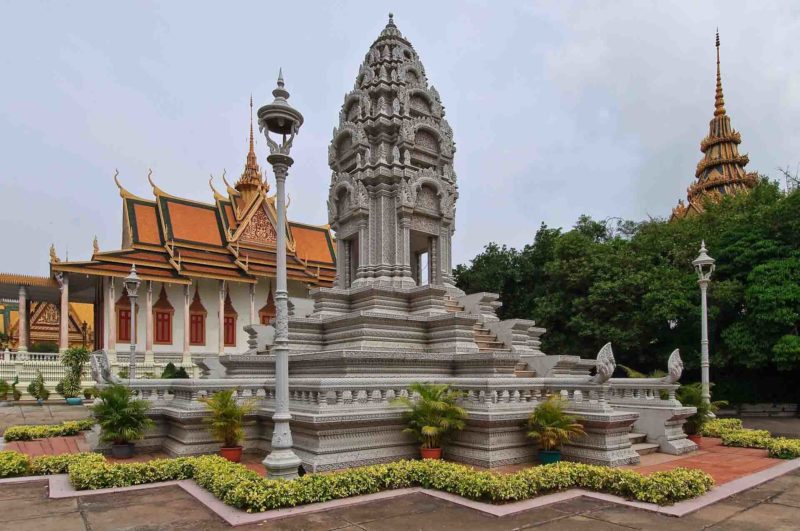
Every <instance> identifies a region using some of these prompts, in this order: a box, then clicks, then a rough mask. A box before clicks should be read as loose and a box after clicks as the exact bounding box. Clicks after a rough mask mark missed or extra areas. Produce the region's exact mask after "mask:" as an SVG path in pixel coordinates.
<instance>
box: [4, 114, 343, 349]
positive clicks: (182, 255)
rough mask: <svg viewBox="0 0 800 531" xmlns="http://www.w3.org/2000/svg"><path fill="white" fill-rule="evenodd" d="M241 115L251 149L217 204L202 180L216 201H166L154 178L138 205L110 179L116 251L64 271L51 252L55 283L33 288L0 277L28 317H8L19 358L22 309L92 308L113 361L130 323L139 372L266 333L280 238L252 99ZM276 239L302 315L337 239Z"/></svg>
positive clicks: (97, 341)
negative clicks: (132, 289)
mask: <svg viewBox="0 0 800 531" xmlns="http://www.w3.org/2000/svg"><path fill="white" fill-rule="evenodd" d="M250 105H251V123H250V146H249V148H250V149H249V152H248V153H247V158H246V162H245V165H244V171H243V172H242V174H241V177H240V179H239V180H238V181H237V182H236V183H235V184H234V185H233V186H231V185H230V184H228V181H227V180H225V176H224V175H223V181H224V183H225V186H226V190H225V193H224V194H223V193H220V192H218V191H217V190H215V189H214V186H213V183H212V182H211V181H209V185H210V187H211V192H212V194H213V199H214V202H213V203H202V202H197V201H191V200H188V199H183V198H180V197H177V196H174V195H170V194H168V193H166V192H165V191H163V190H162V189H160V188H159V187H158V186H156V185H155V184H154V182H153V180H152V177H151V175H148V180H149V181H150V184H151V186H152V188H153V196H154V197H153V198H143V197H138V196H136V195H134V194H132V193H131V192H129V191H128V190H126V189H125V188H124V187H123V186H122V185H121V184H120V182H119V180H118V179H117V175H115V176H114V179H115V182H116V183H117V186H118V187H119V192H120V196H121V198H122V242H121V246H120V248H119V249H114V250H100V248H99V245H98V243H97V240H96V239H95V241H94V252H93V254H92V256H91V258H90V259H89V260H86V261H62V260H61V259H60V258H59V257H58V256H57V254H56V251H55V248H53V247H51V249H50V270H51V274H52V278H43V279H39V280H40V282H37V283H33V284H31V282H27V281H25V282H23V281H22V280H20V281H19V282H15V281H14V278H11V277H9V278H8V279H7V280H8V281H7V282H5V281H3V279H0V296H2V297H6V298H9V297H11V293H10V292H11V291H14V292H16V293H15V295H16V294H17V293H18V302H17V307H19V308H30V310H29V311H27V312H23V314H21V315H22V319H17V322H18V323H17V328H19V329H21V330H23V333H22V335H21V340H20V341H19V342H18V344H17V345H16V347H17V348H18V350H20V351H23V352H24V351H26V350H28V347H29V345H30V340H31V339H33V337H31V326H30V325H29V323H34V322H35V318H36V311H35V305H34V306H32V305H31V304H30V302H29V301H30V300H31V299H33V300H44V301H51V302H58V303H60V305H59V308H60V310H59V311H58V312H56V313H55V314H53V312H50V314H53V315H56V316H58V315H60V314H62V313H67V312H68V311H69V310H66V309H67V308H68V307H69V305H70V303H71V302H73V301H79V302H85V303H93V304H94V315H93V319H92V325H93V329H94V330H93V337H92V338H91V340H92V341H91V342H92V343H93V345H94V346H95V348H103V349H105V350H106V351H107V352H108V353H109V355H110V356H111V357H112V358H113V359H116V353H117V352H120V353H123V354H126V353H128V352H129V349H130V342H131V319H134V323H135V334H136V337H135V341H136V346H137V353H140V354H143V355H144V362H145V365H147V364H152V363H154V361H155V358H156V356H157V355H158V357H159V359H160V360H162V361H164V360H167V359H168V360H170V361H175V362H180V363H183V364H189V363H191V362H192V358H200V359H204V358H206V357H207V356H209V355H211V356H218V355H219V354H223V353H237V352H241V351H243V350H245V349H246V348H247V337H248V336H247V334H246V333H245V332H244V330H243V327H244V326H245V325H248V324H267V323H269V322H270V321H271V320H272V319H273V317H274V316H275V304H274V290H275V282H274V278H275V272H276V257H277V255H276V247H275V246H276V241H277V231H278V230H281V229H280V228H278V226H277V221H276V220H277V211H276V200H275V196H270V195H269V184H268V183H267V181H266V179H265V178H264V176H263V174H262V171H261V169H260V167H259V165H258V162H257V159H256V154H255V148H254V138H253V124H252V101H251V103H250ZM283 230H285V231H286V240H287V269H288V280H289V283H288V287H289V296H290V308H291V309H292V311H293V312H294V313H295V314H297V315H304V314H307V313H310V312H311V311H312V304H313V303H311V301H310V300H309V299H308V295H309V290H310V289H311V288H314V287H324V286H331V285H333V282H334V279H335V275H336V256H335V252H334V241H333V238H332V236H331V233H330V230H329V227H328V226H327V225H321V226H317V225H307V224H303V223H298V222H295V221H289V222H288V223H287V226H286V227H285V228H284V229H283ZM133 265H135V266H136V270H137V273H138V275H139V277H140V278H141V279H142V285H141V287H140V289H139V293H138V301H137V304H136V308H134V309H133V312H132V311H131V302H130V300H129V299H128V295H127V293H126V290H125V288H124V286H123V279H124V277H125V276H127V275H128V274H129V273H130V270H131V266H133ZM15 278H16V277H15ZM20 278H21V277H20ZM27 278H28V277H25V279H27ZM25 279H23V280H25ZM31 291H34V292H35V293H31ZM39 292H41V293H39ZM62 310H64V311H62ZM48 315H49V314H48ZM70 315H71V311H70ZM62 321H63V320H61V319H59V324H58V328H59V332H58V334H56V338H57V342H58V346H59V349H60V350H63V349H65V348H67V347H68V346H69V345H71V344H73V340H72V337H71V334H70V330H71V328H70V327H71V326H72V324H71V322H72V320H70V321H68V322H66V323H64V322H62Z"/></svg>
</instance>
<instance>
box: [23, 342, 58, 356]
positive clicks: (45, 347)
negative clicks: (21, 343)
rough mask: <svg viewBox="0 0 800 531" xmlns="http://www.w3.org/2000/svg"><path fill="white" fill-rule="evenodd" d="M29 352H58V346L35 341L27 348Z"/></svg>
mask: <svg viewBox="0 0 800 531" xmlns="http://www.w3.org/2000/svg"><path fill="white" fill-rule="evenodd" d="M28 351H29V352H48V353H52V352H58V345H56V344H55V343H52V342H50V341H37V342H36V343H34V344H33V345H31V346H30V347H29V348H28Z"/></svg>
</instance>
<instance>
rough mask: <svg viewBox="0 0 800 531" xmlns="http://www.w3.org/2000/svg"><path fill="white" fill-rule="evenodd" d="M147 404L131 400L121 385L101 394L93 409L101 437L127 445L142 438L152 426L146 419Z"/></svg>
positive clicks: (128, 392) (128, 391)
mask: <svg viewBox="0 0 800 531" xmlns="http://www.w3.org/2000/svg"><path fill="white" fill-rule="evenodd" d="M148 407H149V404H148V403H147V402H146V401H144V400H134V399H133V397H132V396H131V390H130V389H129V388H127V387H125V386H124V385H118V384H115V385H110V386H108V387H106V388H105V389H103V390H102V391H100V402H98V403H96V404H95V405H94V406H93V407H92V410H93V411H94V415H95V417H97V423H98V424H99V425H100V428H101V430H102V431H101V433H100V438H101V439H102V440H103V441H106V442H112V443H114V444H126V443H129V442H132V441H135V440H137V439H141V438H142V437H143V436H144V432H145V431H146V430H147V429H148V428H150V427H151V426H152V425H153V424H154V423H153V421H152V419H150V417H148V416H147V409H148Z"/></svg>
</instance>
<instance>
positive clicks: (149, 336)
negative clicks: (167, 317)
mask: <svg viewBox="0 0 800 531" xmlns="http://www.w3.org/2000/svg"><path fill="white" fill-rule="evenodd" d="M144 299H145V300H144V319H145V323H144V337H145V339H144V364H145V365H153V364H154V363H155V356H154V355H153V281H152V280H148V281H147V292H146V293H145V295H144Z"/></svg>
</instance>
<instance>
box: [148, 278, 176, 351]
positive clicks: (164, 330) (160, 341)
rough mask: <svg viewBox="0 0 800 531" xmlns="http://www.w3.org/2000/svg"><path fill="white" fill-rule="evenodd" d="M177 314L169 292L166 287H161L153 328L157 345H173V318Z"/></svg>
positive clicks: (154, 313) (154, 311)
mask: <svg viewBox="0 0 800 531" xmlns="http://www.w3.org/2000/svg"><path fill="white" fill-rule="evenodd" d="M174 314H175V309H174V308H173V307H172V304H170V302H169V298H167V290H166V288H165V287H164V285H163V284H162V285H161V293H160V294H159V295H158V300H157V301H156V303H155V304H154V305H153V321H154V323H153V324H154V325H155V326H153V328H154V329H155V338H154V340H155V343H156V344H157V345H171V344H172V316H173V315H174Z"/></svg>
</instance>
